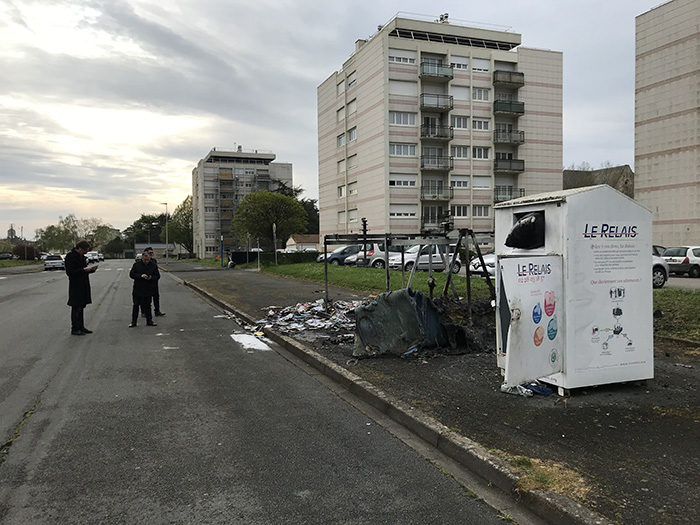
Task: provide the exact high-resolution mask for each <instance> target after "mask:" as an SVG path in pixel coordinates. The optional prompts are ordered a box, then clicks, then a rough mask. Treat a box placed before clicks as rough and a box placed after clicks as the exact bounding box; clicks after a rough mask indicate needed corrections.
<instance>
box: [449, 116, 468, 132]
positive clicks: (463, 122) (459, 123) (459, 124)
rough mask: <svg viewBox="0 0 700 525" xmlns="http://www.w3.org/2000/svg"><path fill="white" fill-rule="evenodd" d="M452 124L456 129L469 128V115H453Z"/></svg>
mask: <svg viewBox="0 0 700 525" xmlns="http://www.w3.org/2000/svg"><path fill="white" fill-rule="evenodd" d="M450 124H451V125H452V127H453V128H455V129H469V117H467V116H465V115H452V116H451V117H450Z"/></svg>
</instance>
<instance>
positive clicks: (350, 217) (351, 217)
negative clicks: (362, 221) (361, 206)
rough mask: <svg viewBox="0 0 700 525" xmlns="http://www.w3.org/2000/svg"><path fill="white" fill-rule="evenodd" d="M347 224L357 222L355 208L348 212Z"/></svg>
mask: <svg viewBox="0 0 700 525" xmlns="http://www.w3.org/2000/svg"><path fill="white" fill-rule="evenodd" d="M348 222H357V208H355V209H354V210H348Z"/></svg>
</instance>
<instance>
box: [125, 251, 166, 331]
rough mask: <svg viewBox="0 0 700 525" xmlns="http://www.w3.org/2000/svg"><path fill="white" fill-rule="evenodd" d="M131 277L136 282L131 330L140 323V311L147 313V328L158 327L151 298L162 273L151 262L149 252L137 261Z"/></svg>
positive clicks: (130, 274)
mask: <svg viewBox="0 0 700 525" xmlns="http://www.w3.org/2000/svg"><path fill="white" fill-rule="evenodd" d="M129 277H131V278H132V279H133V280H134V288H133V291H132V297H133V300H134V307H133V309H132V310H131V324H130V325H129V328H133V327H135V326H136V321H138V318H139V310H142V311H144V312H146V325H147V326H157V325H156V323H154V322H153V315H152V313H151V298H152V297H153V294H154V291H155V289H156V286H158V279H160V272H159V271H158V265H157V264H155V263H154V262H153V261H151V254H150V253H148V252H147V251H145V252H143V254H142V255H141V260H139V261H136V262H135V263H134V265H133V266H132V267H131V271H130V272H129Z"/></svg>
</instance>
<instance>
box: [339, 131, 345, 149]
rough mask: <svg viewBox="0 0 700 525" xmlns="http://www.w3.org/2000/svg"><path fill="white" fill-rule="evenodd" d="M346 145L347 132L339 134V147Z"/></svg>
mask: <svg viewBox="0 0 700 525" xmlns="http://www.w3.org/2000/svg"><path fill="white" fill-rule="evenodd" d="M340 146H345V133H341V134H340V135H338V147H340Z"/></svg>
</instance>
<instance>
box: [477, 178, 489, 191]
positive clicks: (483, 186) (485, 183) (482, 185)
mask: <svg viewBox="0 0 700 525" xmlns="http://www.w3.org/2000/svg"><path fill="white" fill-rule="evenodd" d="M474 189H475V190H490V189H491V177H488V176H483V175H475V176H474Z"/></svg>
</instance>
